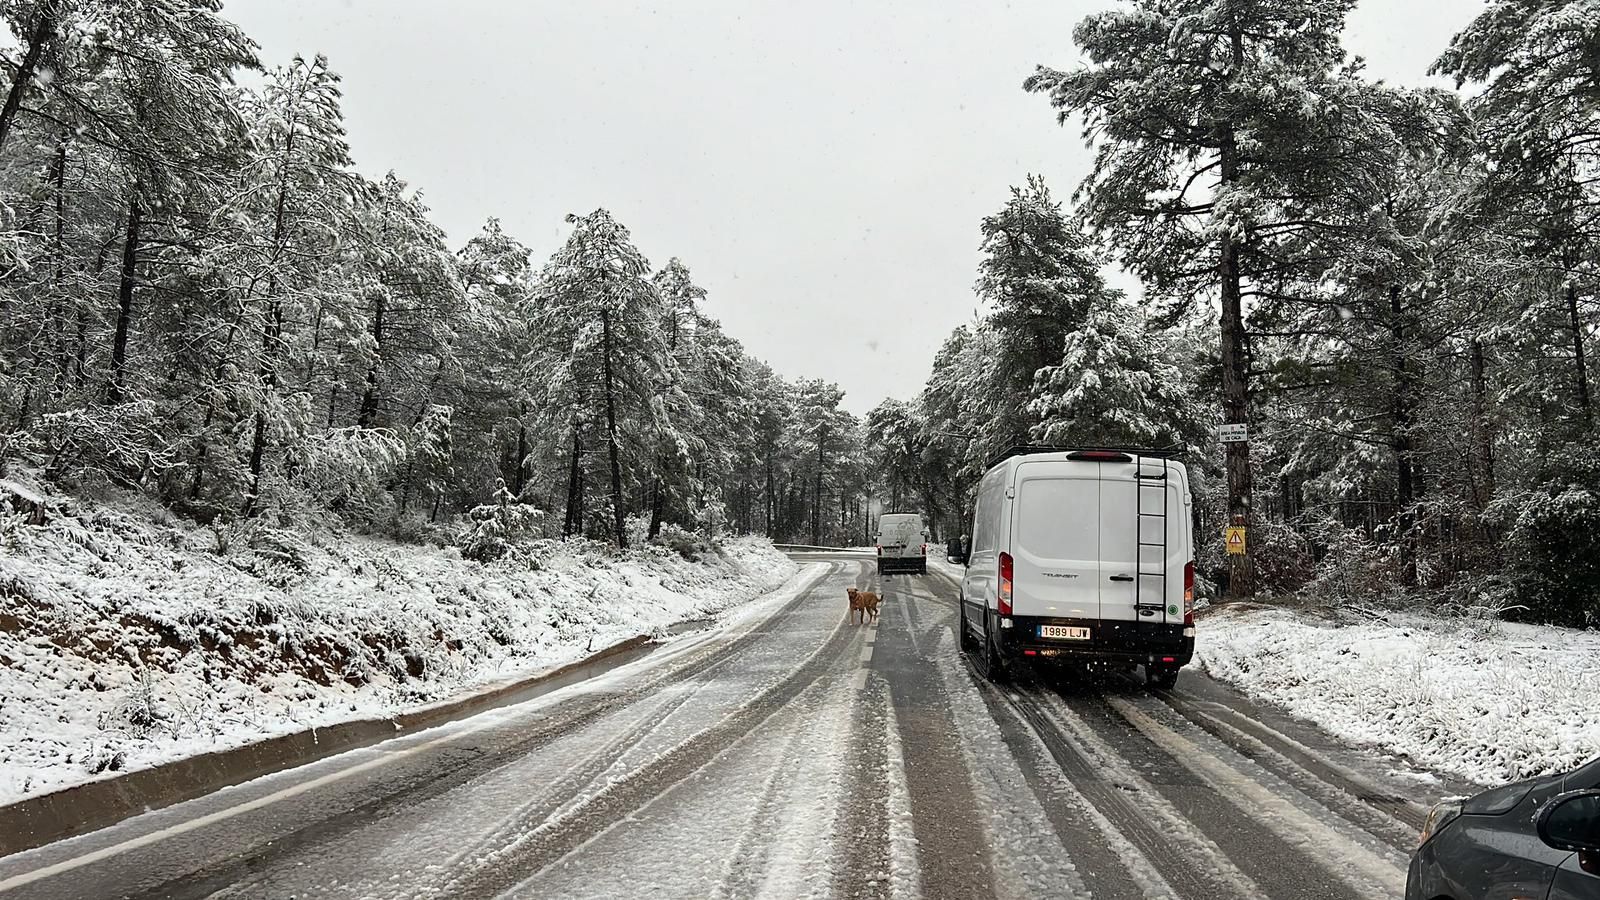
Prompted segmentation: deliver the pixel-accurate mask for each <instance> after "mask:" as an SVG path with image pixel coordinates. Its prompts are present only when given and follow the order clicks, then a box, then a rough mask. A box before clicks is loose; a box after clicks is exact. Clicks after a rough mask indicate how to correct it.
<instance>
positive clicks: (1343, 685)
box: [1196, 606, 1600, 784]
mask: <svg viewBox="0 0 1600 900" xmlns="http://www.w3.org/2000/svg"><path fill="white" fill-rule="evenodd" d="M1200 624H1201V627H1200V639H1199V642H1198V646H1197V647H1196V654H1197V657H1198V659H1199V660H1200V661H1201V663H1202V664H1203V665H1204V666H1205V669H1206V671H1207V672H1208V673H1209V674H1210V675H1211V676H1212V677H1214V678H1217V679H1219V680H1222V681H1226V682H1230V683H1232V684H1234V685H1235V686H1237V687H1239V688H1241V689H1243V690H1244V691H1245V692H1246V693H1248V694H1250V695H1251V696H1253V697H1255V698H1257V699H1261V700H1266V701H1268V702H1271V703H1274V704H1276V705H1278V706H1280V707H1283V708H1284V709H1286V710H1287V711H1288V712H1290V713H1292V714H1294V715H1296V716H1298V717H1300V718H1303V719H1306V720H1308V721H1310V722H1313V723H1315V724H1317V725H1319V726H1321V727H1322V728H1323V729H1325V730H1327V731H1329V732H1330V733H1332V734H1334V735H1335V736H1337V737H1339V738H1341V739H1344V740H1347V741H1351V742H1354V743H1357V744H1361V745H1366V746H1370V747H1375V748H1379V749H1382V750H1384V751H1387V752H1391V753H1399V754H1404V755H1405V756H1407V757H1410V758H1411V759H1412V760H1413V761H1415V762H1417V763H1419V764H1421V765H1423V766H1426V767H1428V768H1431V769H1434V770H1435V771H1440V772H1446V773H1449V774H1452V775H1456V776H1459V777H1462V778H1466V779H1469V780H1471V781H1475V782H1478V783H1481V784H1499V783H1502V782H1507V781H1514V780H1517V779H1521V778H1527V777H1530V776H1534V775H1540V774H1545V773H1550V772H1559V771H1564V770H1567V769H1571V768H1573V767H1575V766H1577V765H1579V764H1581V763H1583V762H1586V761H1588V760H1590V759H1593V758H1594V757H1595V756H1596V755H1600V712H1597V711H1596V707H1595V703H1594V698H1595V697H1596V696H1600V633H1595V632H1581V631H1574V630H1571V629H1564V628H1551V627H1538V626H1531V625H1516V624H1508V623H1498V624H1494V625H1492V626H1488V627H1486V626H1485V623H1481V622H1472V623H1469V622H1465V621H1461V620H1446V619H1440V618H1436V617H1430V616H1426V615H1420V614H1400V613H1392V614H1389V615H1388V616H1387V617H1386V618H1385V620H1384V621H1372V622H1364V623H1360V624H1336V623H1333V622H1330V621H1327V620H1324V619H1318V618H1313V617H1311V616H1309V615H1306V614H1303V613H1299V612H1296V611H1293V610H1288V609H1261V608H1259V607H1250V608H1244V607H1233V606H1223V607H1218V608H1217V609H1216V610H1215V611H1214V612H1212V613H1210V614H1208V615H1206V616H1205V617H1204V618H1203V619H1202V620H1201V623H1200Z"/></svg>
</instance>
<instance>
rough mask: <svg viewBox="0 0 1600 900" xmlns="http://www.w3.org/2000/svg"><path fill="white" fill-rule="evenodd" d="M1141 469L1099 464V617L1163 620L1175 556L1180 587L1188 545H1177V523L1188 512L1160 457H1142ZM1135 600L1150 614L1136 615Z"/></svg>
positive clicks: (1179, 528) (1165, 617) (1119, 464)
mask: <svg viewBox="0 0 1600 900" xmlns="http://www.w3.org/2000/svg"><path fill="white" fill-rule="evenodd" d="M1141 468H1142V470H1143V473H1144V477H1143V478H1142V479H1136V478H1135V469H1134V467H1133V466H1132V465H1128V464H1125V463H1106V464H1103V466H1102V474H1101V480H1100V534H1101V538H1100V540H1101V543H1100V561H1101V577H1100V617H1101V618H1103V619H1112V620H1118V621H1124V622H1133V621H1140V622H1157V623H1160V622H1167V621H1168V616H1167V611H1166V607H1167V600H1168V598H1169V597H1170V596H1171V595H1172V586H1173V579H1174V575H1173V565H1174V561H1175V560H1176V561H1177V562H1176V565H1177V575H1176V577H1177V579H1178V580H1179V582H1180V583H1179V585H1178V590H1180V591H1181V590H1182V584H1181V580H1182V578H1183V562H1182V560H1183V558H1184V554H1186V553H1187V548H1185V547H1183V546H1182V543H1183V540H1182V533H1181V531H1182V529H1181V527H1179V526H1181V523H1182V521H1183V518H1182V517H1184V516H1186V515H1187V511H1186V510H1185V509H1184V508H1183V503H1182V499H1181V495H1179V496H1177V497H1174V496H1173V491H1174V489H1175V488H1176V487H1177V485H1176V484H1174V483H1172V481H1173V480H1172V479H1168V478H1166V477H1165V471H1164V468H1163V463H1162V461H1161V460H1159V459H1157V460H1143V461H1142V464H1141ZM1164 496H1165V500H1163V497H1164ZM1163 526H1164V528H1163ZM1163 530H1165V532H1166V540H1165V542H1164V543H1163V537H1162V532H1163ZM1163 546H1165V547H1166V553H1165V554H1163V552H1162V548H1163ZM1136 592H1137V596H1136ZM1140 604H1142V605H1144V606H1145V607H1146V609H1147V611H1148V612H1149V613H1150V615H1146V616H1140V615H1139V610H1138V606H1139V605H1140Z"/></svg>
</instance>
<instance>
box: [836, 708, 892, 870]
mask: <svg viewBox="0 0 1600 900" xmlns="http://www.w3.org/2000/svg"><path fill="white" fill-rule="evenodd" d="M885 694H886V688H885V687H884V685H883V681H882V680H881V679H879V680H877V681H874V682H872V684H871V686H870V687H868V688H867V689H866V690H865V692H860V691H856V690H854V688H853V687H852V690H851V698H850V702H851V705H852V706H853V708H854V714H853V715H852V716H851V727H850V733H849V738H848V740H849V748H850V749H849V751H848V756H847V757H846V760H847V762H848V765H849V766H850V777H849V780H848V782H847V784H848V785H849V787H848V788H847V789H846V791H845V796H844V809H843V810H842V813H843V815H842V817H841V821H840V823H839V828H838V833H839V834H840V835H841V836H842V838H843V841H844V847H843V848H841V849H842V851H843V854H844V860H845V864H844V868H843V869H842V870H841V871H840V873H839V877H838V879H836V880H835V882H834V886H835V896H839V897H851V898H866V900H885V898H887V897H888V896H889V889H890V871H889V870H890V862H889V785H888V779H889V778H890V772H889V755H888V754H889V748H888V742H887V740H886V739H885V734H886V732H885V730H884V729H885V725H884V720H883V712H882V710H881V708H880V700H879V698H880V697H883V696H885Z"/></svg>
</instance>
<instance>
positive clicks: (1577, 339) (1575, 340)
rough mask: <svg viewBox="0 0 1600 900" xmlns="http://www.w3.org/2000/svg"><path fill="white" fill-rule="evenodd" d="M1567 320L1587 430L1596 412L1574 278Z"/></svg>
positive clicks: (1570, 280)
mask: <svg viewBox="0 0 1600 900" xmlns="http://www.w3.org/2000/svg"><path fill="white" fill-rule="evenodd" d="M1566 301H1567V318H1568V323H1569V326H1570V327H1571V328H1572V365H1573V367H1574V372H1573V375H1574V377H1575V378H1576V380H1577V382H1578V385H1577V387H1578V411H1579V412H1580V413H1581V414H1582V415H1583V427H1584V429H1585V430H1587V429H1592V428H1593V427H1594V412H1593V410H1592V408H1591V405H1590V401H1589V371H1588V365H1587V360H1586V359H1585V357H1584V352H1583V323H1582V321H1581V320H1580V319H1579V318H1578V285H1577V282H1576V281H1574V280H1573V278H1572V276H1570V275H1569V276H1568V277H1567V290H1566Z"/></svg>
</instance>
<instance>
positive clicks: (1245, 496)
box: [1221, 128, 1255, 597]
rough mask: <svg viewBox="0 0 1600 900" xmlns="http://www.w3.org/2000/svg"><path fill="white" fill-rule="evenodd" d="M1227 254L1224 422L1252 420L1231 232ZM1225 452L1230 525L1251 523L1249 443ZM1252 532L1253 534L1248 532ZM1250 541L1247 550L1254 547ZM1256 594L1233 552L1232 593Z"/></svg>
mask: <svg viewBox="0 0 1600 900" xmlns="http://www.w3.org/2000/svg"><path fill="white" fill-rule="evenodd" d="M1222 158H1223V165H1222V173H1223V174H1222V177H1223V181H1224V182H1225V183H1227V182H1230V181H1232V180H1234V179H1237V177H1238V149H1237V148H1236V147H1235V146H1234V142H1233V134H1232V129H1231V128H1230V129H1229V130H1228V135H1227V137H1226V140H1225V143H1224V146H1223V156H1222ZM1221 245H1222V246H1221V251H1222V252H1221V257H1222V323H1221V324H1222V343H1221V351H1222V421H1223V422H1226V423H1228V424H1230V425H1231V424H1242V423H1247V422H1249V421H1250V394H1249V386H1248V383H1247V380H1246V379H1247V378H1248V361H1247V359H1246V354H1245V346H1244V344H1245V340H1244V302H1243V296H1242V294H1243V289H1242V287H1241V285H1240V280H1241V276H1240V272H1239V248H1238V246H1237V245H1236V244H1235V243H1234V241H1233V237H1232V235H1230V234H1226V233H1224V234H1223V236H1222V239H1221ZM1226 446H1227V449H1226V450H1225V453H1226V460H1225V465H1226V467H1227V476H1228V517H1229V524H1233V525H1243V526H1245V527H1246V528H1248V526H1249V525H1250V511H1251V510H1250V507H1251V497H1250V494H1251V490H1252V483H1251V478H1252V475H1253V473H1252V472H1251V468H1250V445H1249V444H1248V443H1246V442H1236V443H1230V444H1228V445H1226ZM1247 533H1248V532H1247ZM1249 546H1250V545H1249V542H1248V540H1247V541H1246V544H1245V548H1246V550H1248V549H1249ZM1254 593H1255V566H1254V565H1253V561H1252V560H1251V558H1250V557H1249V556H1248V555H1245V554H1239V555H1232V554H1230V555H1229V556H1228V594H1229V596H1231V597H1249V596H1251V595H1253V594H1254Z"/></svg>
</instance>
